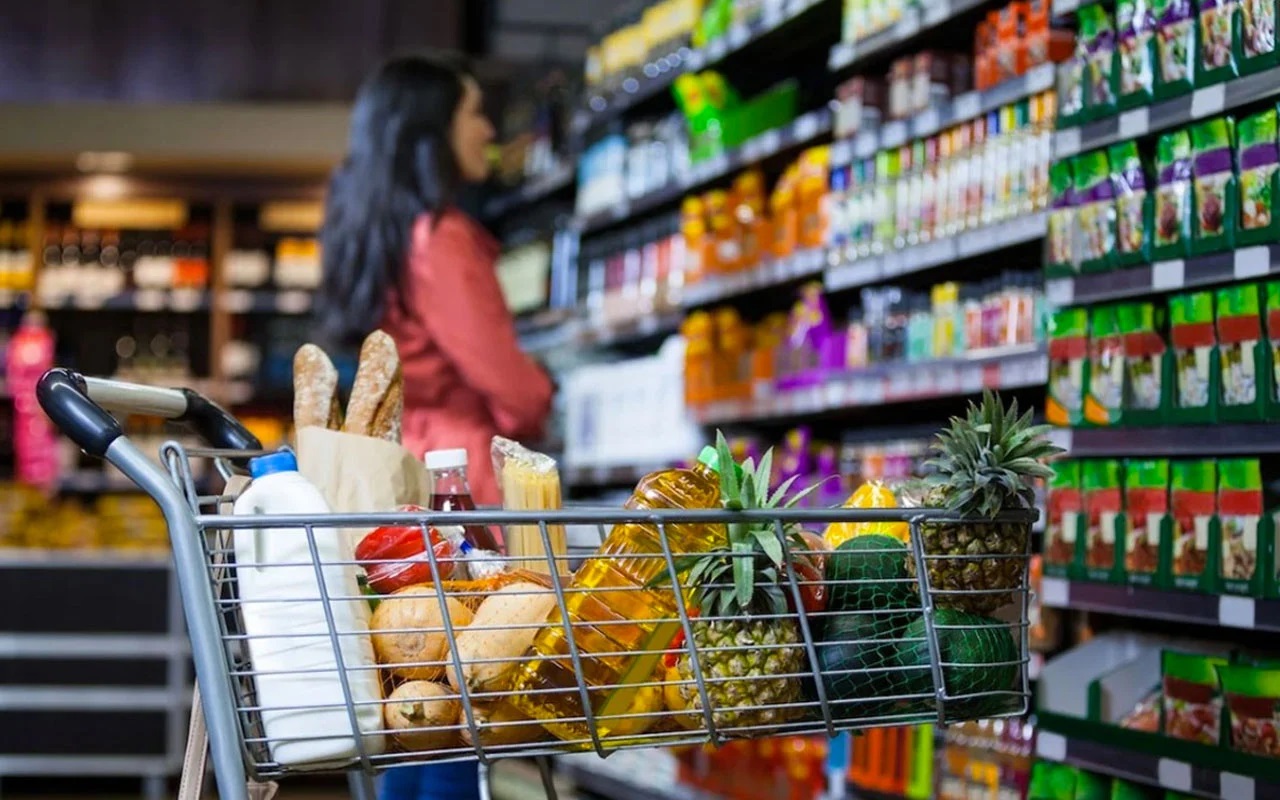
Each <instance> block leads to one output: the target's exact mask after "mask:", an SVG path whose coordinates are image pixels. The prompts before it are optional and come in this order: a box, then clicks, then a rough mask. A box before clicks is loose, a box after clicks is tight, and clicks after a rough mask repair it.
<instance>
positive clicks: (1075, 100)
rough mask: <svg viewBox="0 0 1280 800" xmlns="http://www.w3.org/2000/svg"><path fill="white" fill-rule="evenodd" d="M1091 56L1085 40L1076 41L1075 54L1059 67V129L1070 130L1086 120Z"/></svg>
mask: <svg viewBox="0 0 1280 800" xmlns="http://www.w3.org/2000/svg"><path fill="white" fill-rule="evenodd" d="M1088 65H1089V55H1088V53H1087V52H1086V51H1085V47H1084V39H1083V38H1078V39H1076V48H1075V52H1074V53H1072V55H1071V58H1068V59H1067V60H1066V61H1064V62H1062V64H1061V65H1060V66H1059V67H1058V86H1057V89H1058V91H1057V95H1058V127H1059V128H1070V127H1072V126H1075V125H1079V124H1080V123H1081V122H1083V121H1084V119H1085V103H1084V98H1085V82H1086V77H1085V76H1086V74H1087V73H1088V71H1089V66H1088Z"/></svg>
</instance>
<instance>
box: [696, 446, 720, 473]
mask: <svg viewBox="0 0 1280 800" xmlns="http://www.w3.org/2000/svg"><path fill="white" fill-rule="evenodd" d="M698 463H699V464H702V465H703V466H707V467H710V468H711V469H713V470H715V471H716V472H719V471H720V453H719V452H717V451H716V449H715V448H714V447H712V446H711V445H707V446H706V447H704V448H702V452H701V453H698Z"/></svg>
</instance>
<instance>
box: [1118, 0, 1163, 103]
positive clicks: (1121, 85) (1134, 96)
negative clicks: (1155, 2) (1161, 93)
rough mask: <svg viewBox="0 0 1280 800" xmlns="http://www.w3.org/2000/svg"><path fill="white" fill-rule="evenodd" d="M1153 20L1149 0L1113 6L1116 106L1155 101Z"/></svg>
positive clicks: (1123, 1)
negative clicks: (1116, 61)
mask: <svg viewBox="0 0 1280 800" xmlns="http://www.w3.org/2000/svg"><path fill="white" fill-rule="evenodd" d="M1155 32H1156V18H1155V13H1154V12H1153V10H1152V7H1151V2H1150V0H1118V2H1117V3H1116V35H1117V44H1116V55H1117V59H1118V61H1119V64H1118V65H1117V68H1116V72H1117V81H1116V82H1117V84H1118V88H1117V91H1116V105H1117V106H1118V107H1119V108H1121V109H1128V108H1135V107H1137V106H1145V105H1149V104H1150V103H1151V102H1152V101H1153V100H1154V99H1155V59H1156V36H1155Z"/></svg>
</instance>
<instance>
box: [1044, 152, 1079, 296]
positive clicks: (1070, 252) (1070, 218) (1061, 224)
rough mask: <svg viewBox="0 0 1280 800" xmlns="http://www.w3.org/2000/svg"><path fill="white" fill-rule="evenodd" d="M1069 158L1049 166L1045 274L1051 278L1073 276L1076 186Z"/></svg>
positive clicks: (1074, 265)
mask: <svg viewBox="0 0 1280 800" xmlns="http://www.w3.org/2000/svg"><path fill="white" fill-rule="evenodd" d="M1071 164H1072V161H1071V160H1070V159H1067V160H1063V161H1055V162H1054V163H1053V166H1051V167H1049V184H1050V187H1051V189H1050V191H1051V192H1052V200H1051V205H1050V208H1049V221H1048V228H1049V231H1048V237H1049V261H1048V263H1047V264H1046V265H1045V275H1046V276H1047V277H1050V278H1060V277H1069V276H1071V275H1074V274H1076V262H1077V260H1076V255H1075V238H1076V187H1075V181H1074V179H1073V177H1072V175H1071Z"/></svg>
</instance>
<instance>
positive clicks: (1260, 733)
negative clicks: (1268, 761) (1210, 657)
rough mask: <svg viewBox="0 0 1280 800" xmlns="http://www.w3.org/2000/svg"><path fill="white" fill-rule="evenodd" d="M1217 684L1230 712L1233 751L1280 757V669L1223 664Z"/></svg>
mask: <svg viewBox="0 0 1280 800" xmlns="http://www.w3.org/2000/svg"><path fill="white" fill-rule="evenodd" d="M1217 671H1218V683H1219V685H1220V686H1221V688H1222V699H1223V703H1224V704H1225V706H1226V710H1227V730H1228V737H1227V741H1226V742H1224V744H1226V745H1227V746H1228V747H1230V748H1231V749H1232V750H1235V751H1236V752H1238V753H1245V754H1247V755H1251V756H1262V757H1264V758H1280V717H1277V715H1276V709H1277V708H1280V668H1278V667H1276V666H1254V665H1251V664H1220V665H1218V667H1217Z"/></svg>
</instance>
